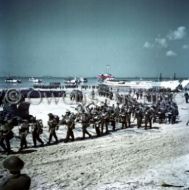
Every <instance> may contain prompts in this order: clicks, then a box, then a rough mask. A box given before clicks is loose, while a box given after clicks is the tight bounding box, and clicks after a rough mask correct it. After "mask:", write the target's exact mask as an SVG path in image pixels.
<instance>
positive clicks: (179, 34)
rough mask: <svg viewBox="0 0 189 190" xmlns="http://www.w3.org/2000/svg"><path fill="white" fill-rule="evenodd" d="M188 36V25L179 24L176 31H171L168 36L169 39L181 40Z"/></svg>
mask: <svg viewBox="0 0 189 190" xmlns="http://www.w3.org/2000/svg"><path fill="white" fill-rule="evenodd" d="M185 36H186V27H185V26H179V27H178V28H177V29H176V30H175V31H171V32H170V33H169V34H168V35H167V37H168V39H169V40H181V39H183V38H184V37H185Z"/></svg>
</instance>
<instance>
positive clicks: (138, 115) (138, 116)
mask: <svg viewBox="0 0 189 190" xmlns="http://www.w3.org/2000/svg"><path fill="white" fill-rule="evenodd" d="M135 117H136V119H137V127H138V128H140V127H141V125H142V119H143V112H142V108H138V109H137V111H136V114H135Z"/></svg>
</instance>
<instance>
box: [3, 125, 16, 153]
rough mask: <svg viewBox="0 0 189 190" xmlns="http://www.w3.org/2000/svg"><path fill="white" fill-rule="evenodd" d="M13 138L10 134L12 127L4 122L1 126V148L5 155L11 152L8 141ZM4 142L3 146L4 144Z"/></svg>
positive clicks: (11, 133)
mask: <svg viewBox="0 0 189 190" xmlns="http://www.w3.org/2000/svg"><path fill="white" fill-rule="evenodd" d="M13 137H14V134H13V132H12V126H11V125H10V123H8V122H7V121H6V123H5V124H4V125H2V126H1V140H0V142H1V147H2V148H3V147H4V148H3V149H4V150H6V152H7V153H10V152H11V145H10V140H11V139H12V138H13ZM4 142H5V144H4Z"/></svg>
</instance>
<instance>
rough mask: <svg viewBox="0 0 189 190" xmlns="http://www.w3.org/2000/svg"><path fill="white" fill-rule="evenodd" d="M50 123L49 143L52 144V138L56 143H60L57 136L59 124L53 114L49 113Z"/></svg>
mask: <svg viewBox="0 0 189 190" xmlns="http://www.w3.org/2000/svg"><path fill="white" fill-rule="evenodd" d="M48 116H49V121H48V126H49V141H48V144H50V143H51V140H52V137H54V138H55V141H56V143H58V138H57V135H56V130H58V122H57V119H56V117H55V116H54V115H53V114H52V113H49V114H48Z"/></svg>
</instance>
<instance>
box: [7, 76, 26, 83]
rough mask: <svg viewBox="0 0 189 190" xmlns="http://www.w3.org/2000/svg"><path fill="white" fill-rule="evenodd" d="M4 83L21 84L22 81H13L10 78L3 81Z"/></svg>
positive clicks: (13, 79)
mask: <svg viewBox="0 0 189 190" xmlns="http://www.w3.org/2000/svg"><path fill="white" fill-rule="evenodd" d="M5 82H6V83H21V82H22V81H21V80H19V79H15V78H12V77H8V78H6V79H5Z"/></svg>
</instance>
